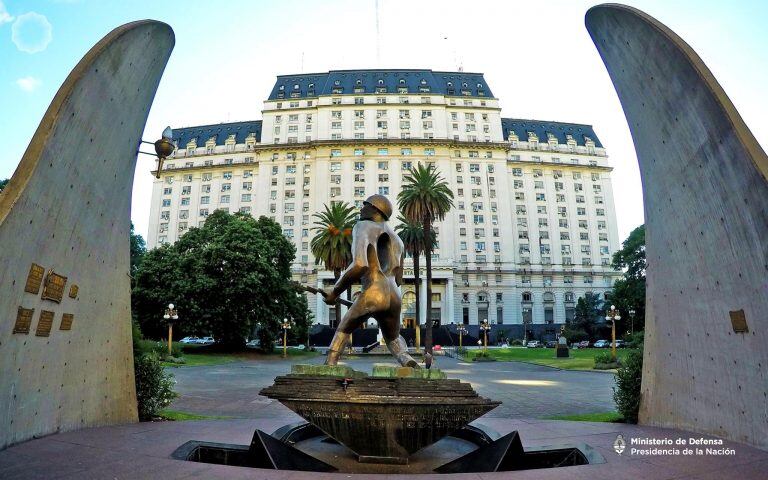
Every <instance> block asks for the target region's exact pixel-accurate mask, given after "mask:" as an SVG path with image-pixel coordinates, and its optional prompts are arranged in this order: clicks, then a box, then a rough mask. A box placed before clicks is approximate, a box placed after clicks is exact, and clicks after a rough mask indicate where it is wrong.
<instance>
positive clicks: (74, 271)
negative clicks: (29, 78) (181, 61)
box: [0, 21, 174, 449]
mask: <svg viewBox="0 0 768 480" xmlns="http://www.w3.org/2000/svg"><path fill="white" fill-rule="evenodd" d="M173 45H174V35H173V31H172V30H171V28H170V27H169V26H168V25H165V24H163V23H159V22H155V21H141V22H134V23H130V24H127V25H124V26H122V27H119V28H117V29H115V30H113V31H112V32H111V33H109V34H108V35H107V36H106V37H104V38H103V39H102V40H101V41H100V42H99V43H97V44H96V45H95V46H94V47H93V48H92V49H91V50H90V51H89V52H88V53H87V54H86V55H85V57H83V59H82V60H81V61H80V63H78V64H77V66H76V67H75V68H74V70H72V72H71V73H70V74H69V76H68V77H67V79H66V81H65V82H64V84H63V85H62V86H61V88H60V89H59V91H58V93H57V94H56V96H55V97H54V99H53V101H52V102H51V105H50V106H49V107H48V110H47V111H46V113H45V116H44V117H43V120H42V121H41V122H40V126H39V127H38V128H37V131H36V132H35V135H34V137H33V138H32V141H31V142H30V144H29V147H28V148H27V151H26V152H25V153H24V157H23V158H22V160H21V163H20V164H19V166H18V167H17V169H16V171H15V172H14V174H13V177H12V178H11V181H10V183H9V184H8V186H7V188H6V189H5V190H4V191H3V192H2V193H0V245H1V246H2V247H0V279H2V282H1V283H0V312H2V313H0V315H1V316H0V449H1V448H3V447H5V446H8V445H10V444H12V443H15V442H19V441H22V440H26V439H29V438H32V437H34V436H40V435H45V434H49V433H53V432H57V431H65V430H72V429H76V428H81V427H86V426H94V425H105V424H113V423H121V422H131V421H136V419H137V413H136V392H135V385H134V377H133V353H132V346H131V321H130V318H131V304H130V278H129V230H130V209H131V189H132V186H133V175H134V169H135V167H136V147H137V145H138V143H139V140H140V138H141V134H142V132H143V130H144V125H145V123H146V120H147V115H148V114H149V108H150V106H151V105H152V100H153V98H154V96H155V92H156V90H157V86H158V83H159V82H160V77H161V75H162V73H163V70H164V69H165V65H166V63H167V61H168V58H169V56H170V54H171V50H172V49H173ZM5 114H12V112H5Z"/></svg>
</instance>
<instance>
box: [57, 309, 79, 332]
mask: <svg viewBox="0 0 768 480" xmlns="http://www.w3.org/2000/svg"><path fill="white" fill-rule="evenodd" d="M74 319H75V316H74V315H73V314H71V313H65V314H64V315H62V316H61V326H60V327H59V330H72V321H73V320H74Z"/></svg>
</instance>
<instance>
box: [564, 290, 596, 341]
mask: <svg viewBox="0 0 768 480" xmlns="http://www.w3.org/2000/svg"><path fill="white" fill-rule="evenodd" d="M603 325H604V314H603V301H602V300H601V299H600V295H597V294H595V293H589V292H588V293H586V294H585V295H584V296H583V297H579V299H578V300H577V301H576V309H575V312H574V316H573V322H571V327H572V328H573V329H575V330H582V331H584V332H585V333H586V334H587V336H589V337H590V338H594V337H595V336H596V335H597V334H598V331H599V329H600V327H602V326H603Z"/></svg>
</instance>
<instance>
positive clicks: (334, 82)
mask: <svg viewBox="0 0 768 480" xmlns="http://www.w3.org/2000/svg"><path fill="white" fill-rule="evenodd" d="M333 84H334V85H336V86H338V85H341V82H340V81H339V80H334V81H333Z"/></svg>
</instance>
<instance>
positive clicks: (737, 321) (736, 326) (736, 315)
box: [728, 309, 749, 333]
mask: <svg viewBox="0 0 768 480" xmlns="http://www.w3.org/2000/svg"><path fill="white" fill-rule="evenodd" d="M728 314H729V315H730V316H731V326H732V327H733V331H734V332H736V333H745V332H748V331H749V327H747V317H746V315H744V310H743V309H742V310H736V311H735V312H728Z"/></svg>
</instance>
